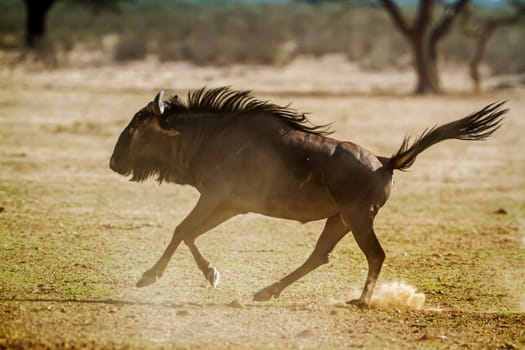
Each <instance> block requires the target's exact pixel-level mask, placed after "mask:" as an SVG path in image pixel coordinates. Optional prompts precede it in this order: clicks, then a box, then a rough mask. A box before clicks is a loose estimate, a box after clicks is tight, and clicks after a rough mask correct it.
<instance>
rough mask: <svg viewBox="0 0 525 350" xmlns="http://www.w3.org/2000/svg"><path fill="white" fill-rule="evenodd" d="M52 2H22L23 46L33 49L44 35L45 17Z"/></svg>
mask: <svg viewBox="0 0 525 350" xmlns="http://www.w3.org/2000/svg"><path fill="white" fill-rule="evenodd" d="M53 2H54V0H24V3H25V5H26V11H27V17H26V34H25V44H26V46H27V47H30V48H35V47H37V46H38V43H39V42H40V41H41V40H42V39H43V38H44V37H45V35H46V16H47V13H48V11H49V9H50V8H51V5H52V4H53Z"/></svg>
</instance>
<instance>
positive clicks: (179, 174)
mask: <svg viewBox="0 0 525 350" xmlns="http://www.w3.org/2000/svg"><path fill="white" fill-rule="evenodd" d="M165 163H166V162H165V161H164V162H163V161H161V160H160V159H146V158H141V159H137V160H135V162H134V163H133V167H132V169H131V171H130V174H131V179H130V181H134V182H142V181H144V180H146V179H148V178H150V177H155V181H157V182H158V183H159V184H161V183H162V182H164V181H166V182H175V183H178V184H186V183H187V181H188V178H187V177H188V174H186V173H185V172H184V171H182V170H181V169H178V168H177V167H175V166H170V165H169V164H165Z"/></svg>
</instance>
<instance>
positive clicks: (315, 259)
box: [253, 214, 350, 301]
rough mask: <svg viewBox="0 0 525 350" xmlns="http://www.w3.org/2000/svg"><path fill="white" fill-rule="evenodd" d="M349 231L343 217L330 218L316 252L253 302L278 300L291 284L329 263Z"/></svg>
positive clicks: (257, 294)
mask: <svg viewBox="0 0 525 350" xmlns="http://www.w3.org/2000/svg"><path fill="white" fill-rule="evenodd" d="M348 231H350V228H349V227H348V225H346V224H345V222H344V221H343V220H342V218H341V215H339V214H337V215H335V216H332V217H330V218H328V220H326V224H325V227H324V229H323V232H322V233H321V236H320V237H319V239H318V240H317V244H316V245H315V248H314V251H313V252H312V254H311V255H310V256H309V257H308V259H306V261H305V262H304V263H303V264H302V265H301V266H300V267H299V268H298V269H296V270H295V271H293V272H292V273H290V274H289V275H287V276H285V277H284V278H282V279H281V280H280V281H279V282H276V283H274V284H272V285H269V286H268V287H266V288H264V289H261V290H260V291H259V292H257V293H255V295H254V296H253V300H255V301H266V300H269V299H270V298H272V297H274V298H277V297H279V295H280V294H281V292H282V291H283V290H284V289H285V288H286V287H288V286H289V285H290V284H292V283H293V282H295V281H297V280H298V279H300V278H301V277H303V276H304V275H306V274H307V273H309V272H311V271H313V270H315V269H316V268H317V267H319V266H320V265H322V264H326V263H328V258H329V255H330V253H331V252H332V250H333V249H334V247H335V246H336V244H337V243H338V242H339V241H340V240H341V238H343V237H344V236H345V235H346V234H347V233H348Z"/></svg>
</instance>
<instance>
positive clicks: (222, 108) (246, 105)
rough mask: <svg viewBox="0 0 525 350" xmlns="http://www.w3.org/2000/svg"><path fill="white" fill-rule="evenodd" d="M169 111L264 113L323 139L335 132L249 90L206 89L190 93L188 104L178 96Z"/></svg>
mask: <svg viewBox="0 0 525 350" xmlns="http://www.w3.org/2000/svg"><path fill="white" fill-rule="evenodd" d="M166 109H167V111H168V112H170V111H177V112H190V113H191V112H194V113H202V112H208V113H217V114H226V113H245V114H249V113H250V112H262V113H268V114H271V115H272V116H274V117H276V118H279V119H281V120H283V121H284V122H285V123H286V124H287V125H288V126H290V127H291V128H292V129H295V130H300V131H304V132H307V133H311V134H316V135H320V136H327V135H330V134H331V133H332V131H330V130H329V126H330V125H329V124H328V125H314V124H312V123H311V122H310V120H309V119H308V118H307V117H306V114H305V113H300V112H298V111H296V110H295V109H292V108H289V105H287V106H284V107H283V106H278V105H276V104H273V103H270V102H268V101H263V100H259V99H257V98H255V97H254V96H253V95H252V94H251V92H250V91H246V90H242V91H239V90H233V89H231V88H230V87H219V88H207V87H203V88H201V89H199V90H195V91H190V92H188V97H187V101H181V99H180V98H178V97H177V96H174V97H172V98H171V99H170V100H169V101H167V102H166Z"/></svg>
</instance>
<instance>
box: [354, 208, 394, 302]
mask: <svg viewBox="0 0 525 350" xmlns="http://www.w3.org/2000/svg"><path fill="white" fill-rule="evenodd" d="M361 213H362V215H361V216H358V215H359V212H358V211H353V212H351V213H349V215H347V216H345V221H348V222H349V224H350V226H351V228H352V233H353V235H354V238H355V240H356V241H357V245H359V248H361V250H362V251H363V253H364V254H365V256H366V260H367V261H368V275H367V278H366V282H365V286H364V288H363V291H362V293H361V296H360V297H359V299H356V300H351V301H348V302H347V303H348V304H353V305H357V306H359V307H368V306H369V304H370V298H371V297H372V292H373V290H374V286H375V284H376V281H377V278H378V277H379V273H380V272H381V267H382V265H383V261H384V260H385V251H384V250H383V248H382V247H381V244H380V243H379V241H378V239H377V237H376V234H375V232H374V227H373V216H372V215H371V214H370V213H363V212H361Z"/></svg>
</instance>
